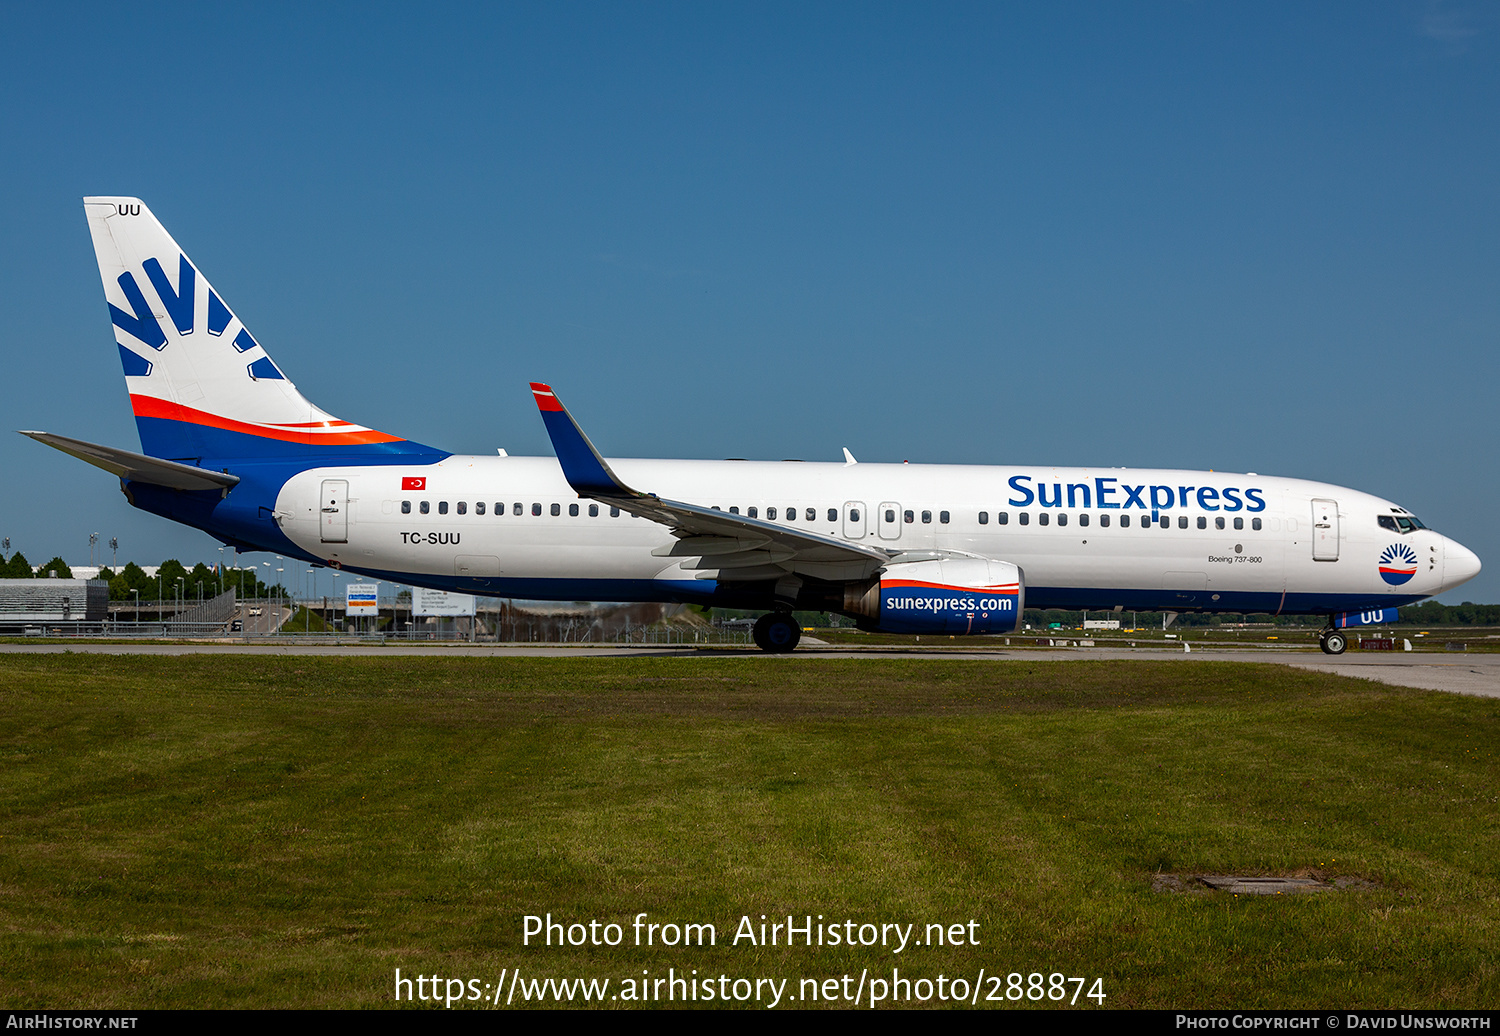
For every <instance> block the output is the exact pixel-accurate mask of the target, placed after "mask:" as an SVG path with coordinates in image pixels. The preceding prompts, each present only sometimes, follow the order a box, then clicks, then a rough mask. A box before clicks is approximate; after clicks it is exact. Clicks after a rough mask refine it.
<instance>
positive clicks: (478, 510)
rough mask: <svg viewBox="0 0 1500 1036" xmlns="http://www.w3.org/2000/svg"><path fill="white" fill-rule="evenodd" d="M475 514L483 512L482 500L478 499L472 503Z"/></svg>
mask: <svg viewBox="0 0 1500 1036" xmlns="http://www.w3.org/2000/svg"><path fill="white" fill-rule="evenodd" d="M474 513H475V514H484V501H483V500H480V501H479V502H477V503H476V504H475V505H474Z"/></svg>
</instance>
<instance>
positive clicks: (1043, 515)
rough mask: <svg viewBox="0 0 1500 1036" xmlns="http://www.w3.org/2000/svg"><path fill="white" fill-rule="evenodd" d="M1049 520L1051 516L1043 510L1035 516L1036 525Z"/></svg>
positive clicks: (1043, 523) (1044, 523)
mask: <svg viewBox="0 0 1500 1036" xmlns="http://www.w3.org/2000/svg"><path fill="white" fill-rule="evenodd" d="M1050 521H1052V516H1051V515H1050V514H1048V513H1047V512H1046V511H1043V512H1042V513H1041V514H1039V515H1037V516H1036V523H1037V524H1038V525H1046V524H1047V523H1048V522H1050Z"/></svg>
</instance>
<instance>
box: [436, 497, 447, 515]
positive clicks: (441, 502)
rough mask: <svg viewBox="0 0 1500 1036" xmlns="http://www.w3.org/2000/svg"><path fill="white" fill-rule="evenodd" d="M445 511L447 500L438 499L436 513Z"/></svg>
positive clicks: (444, 512)
mask: <svg viewBox="0 0 1500 1036" xmlns="http://www.w3.org/2000/svg"><path fill="white" fill-rule="evenodd" d="M447 513H448V501H446V500H439V501H438V514H447Z"/></svg>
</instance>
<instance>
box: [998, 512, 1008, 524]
mask: <svg viewBox="0 0 1500 1036" xmlns="http://www.w3.org/2000/svg"><path fill="white" fill-rule="evenodd" d="M995 524H997V525H1009V524H1010V512H1009V511H1001V512H1000V513H999V514H997V515H995Z"/></svg>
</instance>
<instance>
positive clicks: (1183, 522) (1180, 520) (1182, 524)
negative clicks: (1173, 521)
mask: <svg viewBox="0 0 1500 1036" xmlns="http://www.w3.org/2000/svg"><path fill="white" fill-rule="evenodd" d="M1177 527H1178V528H1179V529H1186V528H1187V515H1185V514H1179V515H1178V516H1177Z"/></svg>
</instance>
